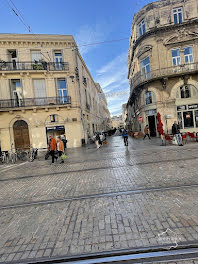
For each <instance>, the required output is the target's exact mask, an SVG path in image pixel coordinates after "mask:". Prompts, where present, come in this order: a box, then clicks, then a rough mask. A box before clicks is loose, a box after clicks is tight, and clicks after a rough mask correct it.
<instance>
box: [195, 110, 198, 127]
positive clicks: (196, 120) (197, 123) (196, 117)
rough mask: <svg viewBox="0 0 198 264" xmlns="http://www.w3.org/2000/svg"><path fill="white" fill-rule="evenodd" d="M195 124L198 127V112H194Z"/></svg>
mask: <svg viewBox="0 0 198 264" xmlns="http://www.w3.org/2000/svg"><path fill="white" fill-rule="evenodd" d="M195 124H196V127H198V111H195Z"/></svg>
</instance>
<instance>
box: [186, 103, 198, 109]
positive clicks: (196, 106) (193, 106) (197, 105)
mask: <svg viewBox="0 0 198 264" xmlns="http://www.w3.org/2000/svg"><path fill="white" fill-rule="evenodd" d="M195 108H198V104H192V105H189V106H188V109H195Z"/></svg>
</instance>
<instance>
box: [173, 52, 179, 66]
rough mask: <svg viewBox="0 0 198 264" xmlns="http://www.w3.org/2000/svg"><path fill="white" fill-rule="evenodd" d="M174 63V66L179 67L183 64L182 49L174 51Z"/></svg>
mask: <svg viewBox="0 0 198 264" xmlns="http://www.w3.org/2000/svg"><path fill="white" fill-rule="evenodd" d="M172 61H173V66H177V65H180V64H181V58H180V49H173V50H172Z"/></svg>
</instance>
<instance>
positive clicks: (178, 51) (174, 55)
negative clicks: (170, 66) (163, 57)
mask: <svg viewBox="0 0 198 264" xmlns="http://www.w3.org/2000/svg"><path fill="white" fill-rule="evenodd" d="M177 56H180V50H179V49H173V50H172V57H177Z"/></svg>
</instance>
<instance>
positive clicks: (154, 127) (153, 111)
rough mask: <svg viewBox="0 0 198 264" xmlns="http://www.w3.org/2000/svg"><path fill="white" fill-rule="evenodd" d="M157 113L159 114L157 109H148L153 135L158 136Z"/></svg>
mask: <svg viewBox="0 0 198 264" xmlns="http://www.w3.org/2000/svg"><path fill="white" fill-rule="evenodd" d="M156 115H157V111H156V109H150V110H148V111H146V119H147V124H148V125H149V129H150V136H151V137H156V136H157V117H156Z"/></svg>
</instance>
